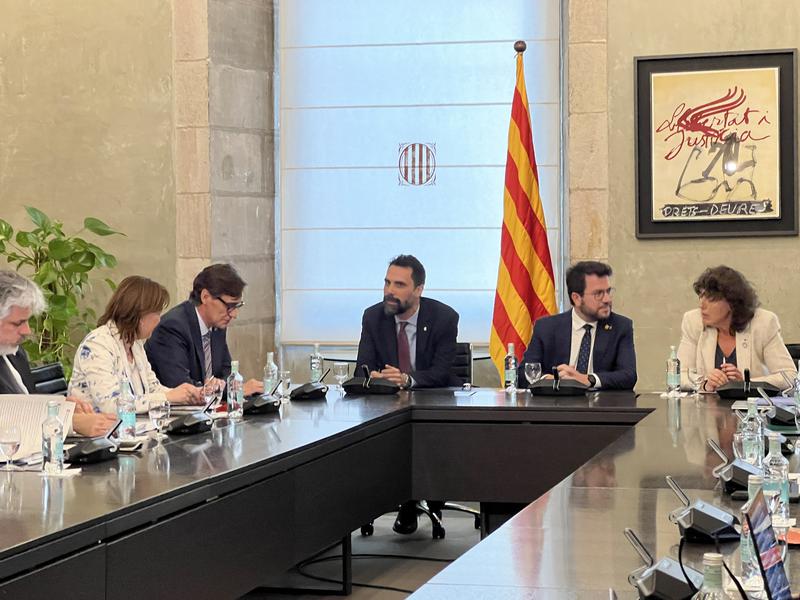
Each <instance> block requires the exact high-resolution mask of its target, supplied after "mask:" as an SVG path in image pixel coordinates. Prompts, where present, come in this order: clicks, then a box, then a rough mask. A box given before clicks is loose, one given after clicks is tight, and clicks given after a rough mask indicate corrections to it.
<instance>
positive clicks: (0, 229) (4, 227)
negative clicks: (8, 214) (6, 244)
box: [0, 219, 14, 241]
mask: <svg viewBox="0 0 800 600" xmlns="http://www.w3.org/2000/svg"><path fill="white" fill-rule="evenodd" d="M12 235H14V228H13V227H11V225H9V224H8V221H4V220H3V219H0V240H2V241H5V240H10V239H11V236H12Z"/></svg>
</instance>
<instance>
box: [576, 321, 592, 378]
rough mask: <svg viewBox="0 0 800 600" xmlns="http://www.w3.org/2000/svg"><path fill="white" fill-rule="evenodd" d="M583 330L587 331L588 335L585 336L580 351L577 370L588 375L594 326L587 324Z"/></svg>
mask: <svg viewBox="0 0 800 600" xmlns="http://www.w3.org/2000/svg"><path fill="white" fill-rule="evenodd" d="M583 328H584V329H585V330H586V333H584V334H583V339H582V340H581V347H580V349H579V350H578V364H577V367H576V368H577V369H578V372H579V373H588V372H589V354H591V352H592V326H591V325H589V324H588V323H587V324H586V325H584V326H583Z"/></svg>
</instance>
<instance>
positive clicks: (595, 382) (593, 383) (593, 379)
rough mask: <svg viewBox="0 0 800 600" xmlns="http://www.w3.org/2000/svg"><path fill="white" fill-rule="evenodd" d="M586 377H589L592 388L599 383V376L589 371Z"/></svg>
mask: <svg viewBox="0 0 800 600" xmlns="http://www.w3.org/2000/svg"><path fill="white" fill-rule="evenodd" d="M586 377H587V378H588V379H589V387H590V388H593V387H594V386H596V385H597V377H595V376H594V374H592V373H589V374H588V375H587V376H586Z"/></svg>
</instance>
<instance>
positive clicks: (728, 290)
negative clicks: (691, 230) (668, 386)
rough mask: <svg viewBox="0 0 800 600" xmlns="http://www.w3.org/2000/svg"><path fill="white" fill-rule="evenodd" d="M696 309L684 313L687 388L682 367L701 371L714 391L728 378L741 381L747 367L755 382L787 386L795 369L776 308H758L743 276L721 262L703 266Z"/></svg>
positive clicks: (697, 283)
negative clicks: (716, 265) (712, 265)
mask: <svg viewBox="0 0 800 600" xmlns="http://www.w3.org/2000/svg"><path fill="white" fill-rule="evenodd" d="M693 287H694V291H695V293H696V294H697V296H698V298H699V300H700V308H696V309H694V310H690V311H689V312H687V313H686V314H684V315H683V323H682V324H681V345H680V347H679V348H678V358H679V359H680V361H681V369H682V374H681V379H682V381H681V384H682V387H684V389H687V388H689V387H690V382H689V380H688V378H687V376H686V370H687V369H689V368H691V367H697V368H698V369H699V370H701V371H703V372H704V373H705V379H704V381H703V389H704V390H706V391H709V392H713V391H714V390H716V389H717V388H718V387H719V386H721V385H724V384H725V383H727V382H729V381H742V379H743V373H744V371H745V369H749V371H750V376H751V379H752V380H753V381H765V382H767V383H771V384H772V385H774V386H776V387H778V388H784V387H786V382H785V378H788V379H790V380H791V379H794V377H795V375H796V373H797V370H796V369H795V366H794V364H793V362H792V357H791V356H790V355H789V351H788V350H787V349H786V344H784V342H783V338H782V337H781V325H780V323H779V322H778V317H777V315H776V314H775V313H773V312H770V311H768V310H764V309H763V308H759V307H758V305H759V302H758V295H757V294H756V291H755V290H754V289H753V286H751V285H750V283H749V282H748V281H747V279H745V278H744V276H743V275H742V274H741V273H739V271H736V270H735V269H731V268H730V267H726V266H724V265H720V266H718V267H713V268H710V269H706V270H705V271H704V272H703V273H702V274H701V275H700V277H698V278H697V281H695V282H694V286H693Z"/></svg>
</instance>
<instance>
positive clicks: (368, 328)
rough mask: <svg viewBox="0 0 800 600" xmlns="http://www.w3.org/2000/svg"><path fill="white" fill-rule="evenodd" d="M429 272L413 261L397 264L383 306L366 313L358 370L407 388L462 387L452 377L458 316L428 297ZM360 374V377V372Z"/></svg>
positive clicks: (386, 286) (405, 256) (396, 261)
mask: <svg viewBox="0 0 800 600" xmlns="http://www.w3.org/2000/svg"><path fill="white" fill-rule="evenodd" d="M424 288H425V267H423V266H422V263H421V262H419V260H417V259H416V258H415V257H414V256H411V255H410V254H401V255H400V256H398V257H396V258H394V259H392V261H391V262H390V263H389V268H388V269H387V270H386V278H385V279H384V281H383V302H378V303H377V304H373V305H372V306H370V307H369V308H368V309H367V310H365V311H364V317H363V319H362V321H361V341H359V343H358V359H357V360H356V365H357V368H359V369H360V368H361V365H366V366H367V367H368V368H369V370H370V374H371V376H372V377H383V378H385V379H390V380H391V381H393V382H394V383H396V384H397V385H399V386H400V387H403V388H410V387H414V388H422V387H428V388H430V387H446V386H449V385H460V382H459V381H458V379H457V378H456V377H454V376H453V375H452V374H451V368H452V366H453V360H454V359H455V356H456V338H457V336H458V313H457V312H456V311H454V310H453V309H452V308H450V307H449V306H447V305H446V304H443V303H441V302H439V301H438V300H433V299H431V298H423V297H422V291H423V289H424ZM357 374H360V373H357Z"/></svg>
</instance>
